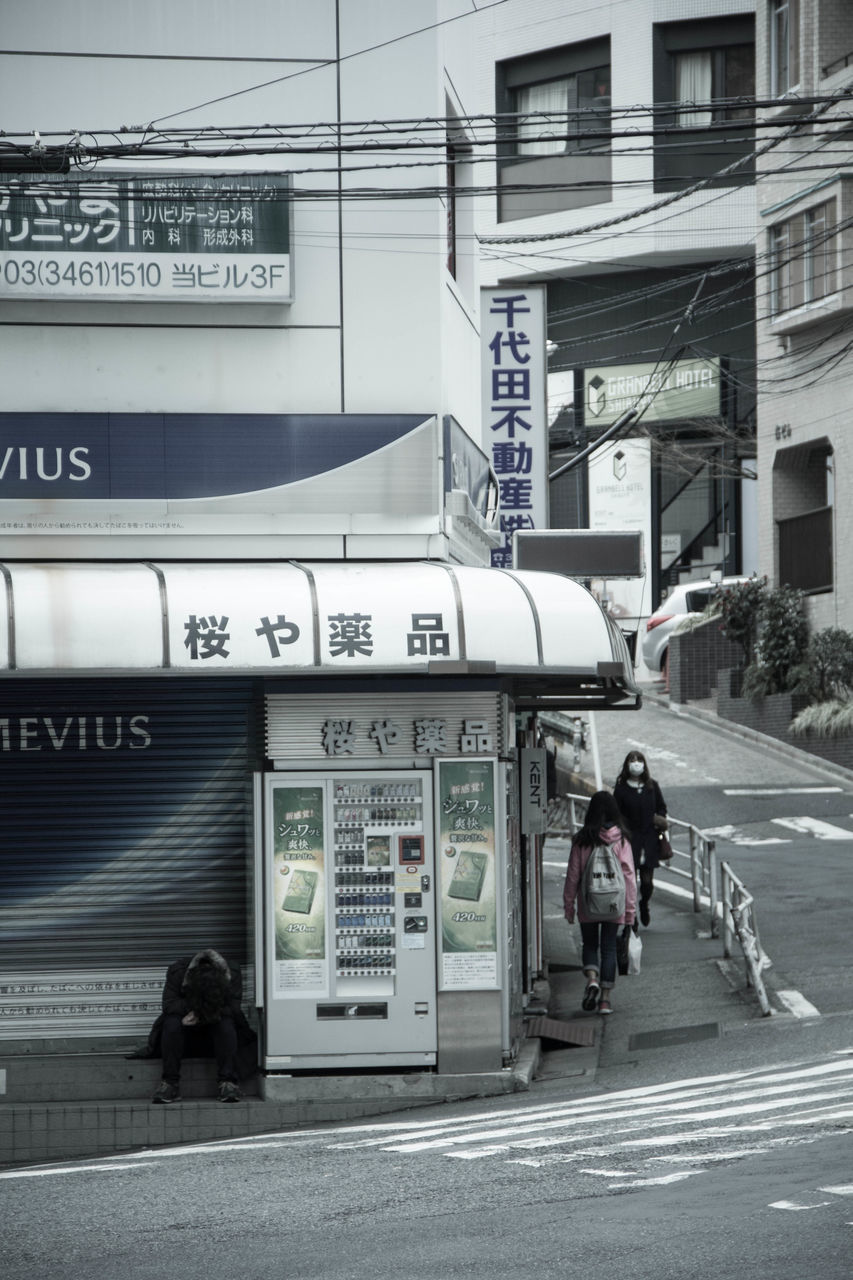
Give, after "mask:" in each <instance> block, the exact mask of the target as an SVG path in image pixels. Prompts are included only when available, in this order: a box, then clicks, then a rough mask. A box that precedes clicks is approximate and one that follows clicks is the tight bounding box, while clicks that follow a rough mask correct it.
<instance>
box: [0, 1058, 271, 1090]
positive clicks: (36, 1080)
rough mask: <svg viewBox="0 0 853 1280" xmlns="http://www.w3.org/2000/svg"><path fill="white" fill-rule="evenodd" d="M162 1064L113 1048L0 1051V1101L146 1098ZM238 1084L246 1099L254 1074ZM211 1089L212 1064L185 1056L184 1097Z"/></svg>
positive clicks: (254, 1085)
mask: <svg viewBox="0 0 853 1280" xmlns="http://www.w3.org/2000/svg"><path fill="white" fill-rule="evenodd" d="M125 1052H127V1051H125ZM161 1067H162V1063H161V1062H160V1059H159V1058H138V1059H137V1058H134V1059H131V1060H127V1059H125V1057H124V1053H123V1052H116V1051H115V1050H112V1051H110V1050H106V1051H94V1050H89V1051H84V1052H77V1053H62V1054H38V1053H33V1054H8V1055H6V1054H2V1053H0V1101H2V1102H7V1103H19V1102H55V1101H58V1100H61V1101H62V1102H63V1103H68V1102H90V1101H98V1100H100V1099H102V1098H109V1099H111V1100H112V1101H121V1100H124V1099H127V1100H132V1101H139V1102H143V1101H144V1102H147V1101H150V1099H151V1095H152V1094H153V1092H154V1090H155V1089H156V1088H157V1085H158V1084H159V1083H160V1079H161ZM4 1073H5V1091H4V1088H3V1076H4ZM240 1087H241V1089H242V1090H243V1092H244V1093H245V1094H246V1096H247V1097H257V1096H258V1093H259V1086H258V1078H257V1077H255V1078H254V1079H251V1080H244V1081H242V1082H241V1085H240ZM216 1091H217V1081H216V1063H215V1062H214V1061H213V1060H212V1059H206V1058H185V1059H184V1062H183V1064H182V1069H181V1093H182V1095H183V1097H184V1098H208V1099H209V1098H215V1097H216Z"/></svg>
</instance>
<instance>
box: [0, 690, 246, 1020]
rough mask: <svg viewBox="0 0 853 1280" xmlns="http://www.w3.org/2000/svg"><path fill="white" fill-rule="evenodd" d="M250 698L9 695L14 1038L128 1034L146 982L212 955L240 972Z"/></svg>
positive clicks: (0, 705) (8, 878)
mask: <svg viewBox="0 0 853 1280" xmlns="http://www.w3.org/2000/svg"><path fill="white" fill-rule="evenodd" d="M252 694H253V685H252V682H251V681H250V680H221V679H220V680H217V679H215V678H211V679H194V680H182V679H168V678H167V679H163V678H160V679H153V678H152V679H127V680H124V679H112V680H54V679H50V680H28V679H21V680H18V679H14V680H6V681H4V684H3V696H2V702H0V771H2V772H0V832H2V837H0V1014H5V1015H7V1017H8V1018H9V1020H8V1021H5V1026H6V1027H7V1028H9V1029H12V1034H15V1030H14V1029H13V1028H17V1034H23V1033H24V1031H25V1030H28V1031H29V1033H30V1034H35V1033H36V1030H37V1028H40V1027H42V1025H43V1024H44V1025H50V1026H51V1028H52V1029H53V1030H56V1028H57V1026H62V1025H64V1024H67V1025H66V1026H65V1029H66V1033H67V1034H75V1033H80V1029H81V1028H83V1027H85V1028H86V1030H89V1031H90V1030H92V1028H93V1027H97V1028H99V1029H100V1028H102V1027H103V1026H106V1025H107V1024H109V1026H110V1027H111V1029H112V1030H131V1029H136V1027H137V1026H138V1025H140V1024H141V1025H145V1023H146V1022H147V1020H148V1013H149V1006H150V992H147V994H146V991H147V988H148V987H149V986H150V982H151V979H149V978H146V977H144V975H146V974H149V975H156V978H155V979H154V980H155V981H156V983H159V982H161V981H162V975H163V973H164V971H165V967H166V966H167V965H168V964H169V963H170V962H171V961H172V960H174V959H175V958H177V957H178V956H181V955H185V954H188V953H192V952H193V951H195V950H197V949H199V948H200V947H207V946H213V947H216V948H217V949H219V950H221V951H222V952H223V953H224V954H226V955H228V956H230V957H231V958H232V959H234V960H236V961H238V962H240V963H242V964H246V961H247V959H248V957H249V955H250V948H249V941H248V935H249V926H250V921H251V906H250V904H251V892H250V885H251V853H252V839H251V822H252V797H251V771H252V767H253V762H254V758H255V719H256V717H255V713H254V705H253V696H252ZM117 975H120V976H121V975H123V977H124V985H122V982H118V983H117V984H116V982H115V979H116V976H117ZM134 975H136V980H135V979H134ZM143 996H144V999H143ZM135 1001H136V1003H134V1002H135ZM140 1001H142V1004H140V1003H139V1002H140ZM143 1005H144V1008H143ZM111 1008H112V1009H113V1012H114V1014H115V1017H112V1018H111V1017H110V1009H111ZM51 1018H53V1022H52V1023H51V1022H50V1019H51Z"/></svg>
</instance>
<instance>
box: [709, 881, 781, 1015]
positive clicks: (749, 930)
mask: <svg viewBox="0 0 853 1280" xmlns="http://www.w3.org/2000/svg"><path fill="white" fill-rule="evenodd" d="M720 879H721V885H722V891H723V954H724V955H725V956H731V954H732V942H733V940H734V938H735V937H736V938H737V941H738V942H739V943H740V946H741V950H742V951H743V956H744V960H745V961H746V974H747V982H748V983H750V985H751V986H753V987H754V988H755V994H756V995H757V996H758V1003H759V1004H760V1005H761V1012H762V1013H763V1014H764V1016H765V1017H768V1016H769V1015H770V1014H771V1013H772V1012H773V1010H772V1009H771V1007H770V1001H769V1000H768V998H767V992H766V990H765V987H764V979H763V978H762V976H761V974H762V971H763V970H764V969H768V968H769V967H770V959H769V958H768V956H767V955H766V954H765V953H764V951H763V949H762V946H761V940H760V939H759V937H758V925H757V923H756V920H755V899H754V898H753V896H752V894H751V893H750V892H749V890H748V889H747V888H746V886H745V885H744V883H743V881H742V880H740V879H739V878H738V877H737V876H736V875H735V873H734V872H733V871H732V869H731V867H730V866H729V864H728V863H727V862H721V863H720Z"/></svg>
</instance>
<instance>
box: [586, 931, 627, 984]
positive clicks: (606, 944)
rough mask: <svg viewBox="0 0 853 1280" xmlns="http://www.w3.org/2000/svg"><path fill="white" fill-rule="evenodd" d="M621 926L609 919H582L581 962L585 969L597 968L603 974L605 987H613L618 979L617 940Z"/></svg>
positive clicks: (602, 980)
mask: <svg viewBox="0 0 853 1280" xmlns="http://www.w3.org/2000/svg"><path fill="white" fill-rule="evenodd" d="M621 928H622V925H621V924H611V923H610V921H609V920H606V921H603V922H602V923H594V924H584V923H583V921H581V943H582V949H581V962H582V964H583V967H584V969H595V971H596V972H597V973H599V974H600V975H601V985H602V986H603V987H612V986H613V984H614V982H615V981H616V941H617V938H618V937H619V931H620V930H621ZM599 955H600V957H601V959H600V962H599Z"/></svg>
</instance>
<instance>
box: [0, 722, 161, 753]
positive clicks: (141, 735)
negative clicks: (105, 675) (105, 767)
mask: <svg viewBox="0 0 853 1280" xmlns="http://www.w3.org/2000/svg"><path fill="white" fill-rule="evenodd" d="M148 721H149V717H148V716H6V717H3V718H0V751H2V752H7V751H9V752H11V751H118V750H120V749H121V748H122V747H124V748H128V749H129V750H131V751H144V750H145V749H146V747H150V746H151V734H150V733H149V732H148V728H147V726H148Z"/></svg>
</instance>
